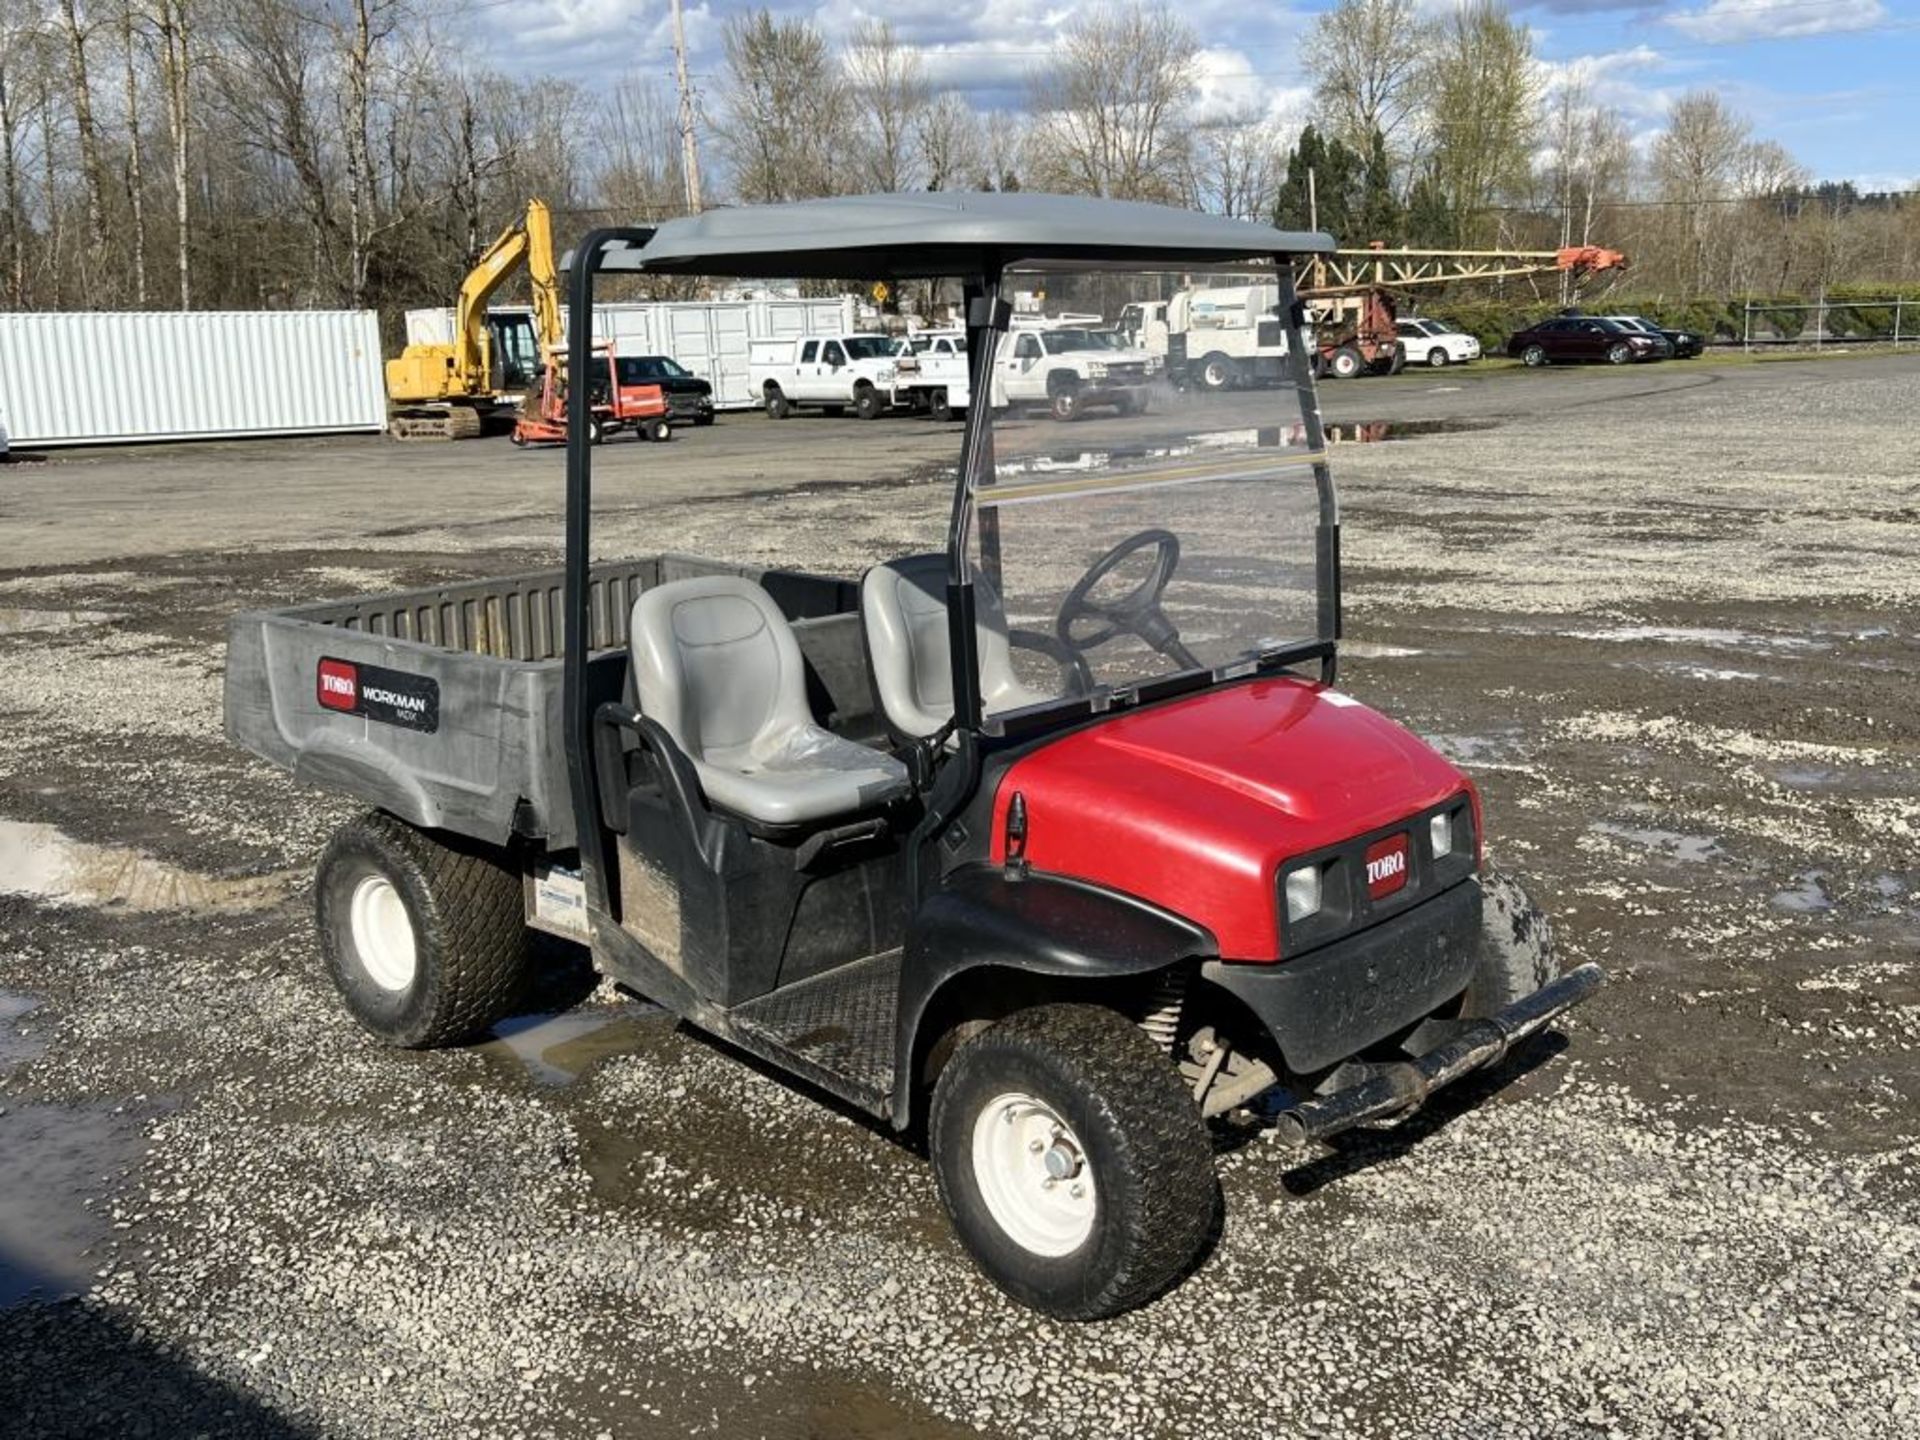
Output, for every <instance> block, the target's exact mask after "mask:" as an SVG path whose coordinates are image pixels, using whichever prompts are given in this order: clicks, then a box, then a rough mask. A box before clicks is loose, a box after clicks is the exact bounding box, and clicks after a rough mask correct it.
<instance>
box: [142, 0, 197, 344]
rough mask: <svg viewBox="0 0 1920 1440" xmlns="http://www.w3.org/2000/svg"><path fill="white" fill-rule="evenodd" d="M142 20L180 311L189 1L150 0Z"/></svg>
mask: <svg viewBox="0 0 1920 1440" xmlns="http://www.w3.org/2000/svg"><path fill="white" fill-rule="evenodd" d="M150 3H151V9H150V10H149V12H148V20H149V23H150V24H151V26H152V29H153V35H154V41H155V43H156V45H157V46H158V48H159V52H160V89H161V92H162V94H164V95H165V97H166V106H167V137H168V140H169V141H170V143H171V146H172V151H173V156H172V159H173V164H172V167H171V168H172V172H173V225H174V272H175V278H176V279H177V280H178V282H179V287H180V308H181V309H182V310H185V309H188V308H189V307H190V306H191V305H192V304H193V263H192V255H193V227H192V223H191V211H190V206H191V203H192V198H193V173H192V169H191V165H190V157H191V151H190V148H189V141H188V134H189V129H190V126H191V123H192V101H191V95H192V76H193V66H192V53H193V52H192V49H191V39H192V37H191V32H190V30H189V28H188V6H189V0H150Z"/></svg>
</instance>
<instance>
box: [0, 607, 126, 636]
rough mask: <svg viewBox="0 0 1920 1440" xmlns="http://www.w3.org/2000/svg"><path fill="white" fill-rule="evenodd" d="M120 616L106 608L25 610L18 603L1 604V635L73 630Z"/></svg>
mask: <svg viewBox="0 0 1920 1440" xmlns="http://www.w3.org/2000/svg"><path fill="white" fill-rule="evenodd" d="M118 618H119V617H118V616H115V615H110V614H108V613H107V612H106V611H105V610H25V609H22V608H20V607H19V606H17V605H0V635H25V634H29V633H36V632H43V631H50V630H73V629H77V628H78V627H80V626H82V625H99V624H103V623H104V622H106V621H108V620H115V619H118Z"/></svg>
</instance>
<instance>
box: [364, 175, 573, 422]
mask: <svg viewBox="0 0 1920 1440" xmlns="http://www.w3.org/2000/svg"><path fill="white" fill-rule="evenodd" d="M522 263H524V264H525V265H526V267H527V279H528V280H529V282H530V283H531V286H532V289H533V314H532V316H531V317H529V316H526V315H520V314H505V315H489V314H488V313H487V302H488V300H490V299H491V298H492V297H493V293H494V291H496V290H498V289H499V288H500V286H501V285H502V283H504V282H505V280H506V278H507V277H508V276H509V275H511V274H512V273H513V272H514V270H515V269H517V268H518V267H519V266H520V265H521V264H522ZM559 343H560V277H559V274H558V273H557V272H556V271H555V269H554V265H553V218H552V216H551V215H550V214H549V213H548V211H547V207H546V205H545V204H544V203H543V202H541V201H539V200H529V201H528V202H527V213H526V216H525V218H524V219H521V220H516V221H515V222H514V223H513V224H511V225H509V226H508V227H507V228H506V229H505V230H503V231H501V232H500V238H499V239H497V240H495V241H494V242H493V243H492V244H491V245H489V246H488V247H487V248H486V250H485V251H483V252H482V253H481V256H480V258H479V260H478V261H476V262H475V263H474V267H473V269H472V270H470V271H468V272H467V278H466V279H465V280H463V281H462V282H461V284H460V298H459V300H458V301H457V302H456V304H455V306H454V312H453V342H452V343H451V344H438V343H417V344H413V345H409V346H407V348H406V349H405V350H404V351H402V352H401V354H400V357H399V358H398V359H396V360H389V361H388V362H387V401H388V406H389V410H390V414H389V417H388V422H387V433H388V434H390V435H392V436H393V437H394V439H396V440H470V439H472V438H473V437H474V436H476V435H478V434H480V432H481V431H482V430H483V429H484V428H485V425H486V418H487V415H488V413H489V412H491V411H493V410H495V409H497V408H499V407H500V406H503V405H509V404H512V403H514V402H515V401H518V400H522V399H524V397H525V396H526V394H527V393H528V392H529V391H530V390H532V388H533V386H534V384H535V381H536V380H537V378H538V376H539V373H540V367H541V364H542V363H543V360H544V357H545V356H546V354H547V351H548V350H549V349H550V348H551V347H553V346H555V345H558V344H559Z"/></svg>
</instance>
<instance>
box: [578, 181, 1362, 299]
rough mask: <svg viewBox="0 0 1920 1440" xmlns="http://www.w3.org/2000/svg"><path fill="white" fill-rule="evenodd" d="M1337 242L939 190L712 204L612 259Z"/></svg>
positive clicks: (748, 262)
mask: <svg viewBox="0 0 1920 1440" xmlns="http://www.w3.org/2000/svg"><path fill="white" fill-rule="evenodd" d="M1332 249H1333V241H1332V239H1331V238H1329V237H1328V236H1326V235H1318V234H1313V233H1311V232H1307V231H1291V230H1276V229H1274V228H1273V227H1272V226H1270V225H1256V224H1252V223H1250V222H1248V221H1245V220H1229V219H1226V218H1224V217H1223V216H1219V215H1202V214H1199V213H1197V212H1195V211H1192V210H1176V209H1173V208H1171V207H1170V206H1166V205H1143V204H1140V203H1138V202H1136V201H1131V200H1100V199H1095V198H1092V197H1089V196H1084V195H1037V194H1030V193H1025V192H1013V193H1003V194H991V193H989V194H975V193H970V192H965V191H939V192H935V193H931V194H913V195H845V196H837V197H834V198H832V199H827V200H800V201H795V202H793V203H791V204H785V205H743V206H740V207H737V208H731V209H718V210H708V211H706V212H704V213H703V214H699V215H691V216H687V217H686V218H684V219H679V220H669V221H667V222H666V223H665V224H664V225H662V226H661V227H660V228H659V230H658V231H657V232H656V233H655V234H654V237H653V239H652V241H651V242H650V243H649V244H648V245H647V246H646V248H645V249H644V250H639V251H635V250H627V249H616V250H613V251H611V252H609V254H608V256H607V260H606V264H605V268H606V269H608V270H649V271H655V272H662V273H673V274H712V275H739V276H783V277H784V276H800V277H807V278H820V279H877V278H882V277H921V276H937V275H973V274H979V273H981V272H982V271H983V270H985V269H986V268H987V267H988V266H989V265H990V264H999V265H1005V264H1009V263H1012V262H1015V261H1020V260H1055V259H1057V260H1073V261H1081V262H1087V263H1090V264H1139V265H1148V264H1153V263H1158V262H1164V263H1169V264H1174V265H1182V266H1186V265H1207V264H1222V265H1224V264H1231V263H1233V262H1236V261H1242V260H1250V259H1266V258H1269V257H1271V256H1274V255H1292V254H1303V253H1304V254H1311V253H1316V252H1322V251H1329V250H1332ZM571 258H572V257H571V256H569V257H568V259H569V261H571Z"/></svg>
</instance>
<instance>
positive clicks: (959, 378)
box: [893, 330, 971, 420]
mask: <svg viewBox="0 0 1920 1440" xmlns="http://www.w3.org/2000/svg"><path fill="white" fill-rule="evenodd" d="M894 347H895V361H894V365H895V374H894V381H893V403H894V404H895V405H898V406H901V407H903V408H905V409H909V410H925V411H926V412H927V413H928V414H930V415H932V416H933V418H934V419H936V420H951V419H952V418H953V417H954V416H955V415H958V414H961V413H962V412H964V411H965V410H966V408H967V401H968V399H969V397H970V394H971V391H970V388H969V381H968V376H967V332H966V331H964V330H916V331H914V332H913V333H912V334H909V335H906V336H903V337H902V338H900V339H899V340H896V341H895V342H894Z"/></svg>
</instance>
